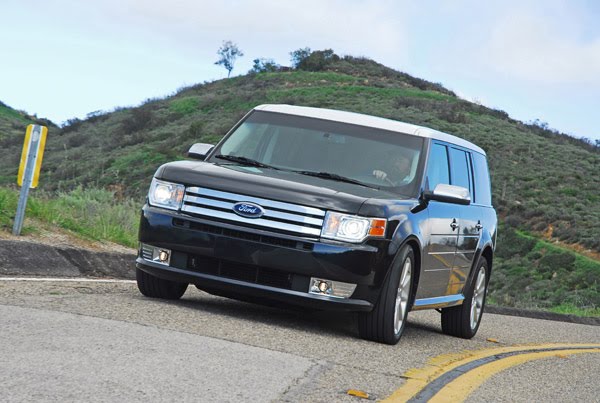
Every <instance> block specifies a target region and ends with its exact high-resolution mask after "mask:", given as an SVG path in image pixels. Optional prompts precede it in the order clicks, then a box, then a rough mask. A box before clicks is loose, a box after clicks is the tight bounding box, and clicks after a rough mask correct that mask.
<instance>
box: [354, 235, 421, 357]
mask: <svg viewBox="0 0 600 403" xmlns="http://www.w3.org/2000/svg"><path fill="white" fill-rule="evenodd" d="M415 270H416V267H415V257H414V252H413V250H412V248H411V247H410V246H408V245H404V246H403V247H402V249H401V250H400V252H399V253H398V255H397V256H396V259H395V260H394V262H393V263H392V268H391V270H390V273H389V275H388V277H387V279H386V280H385V282H384V284H383V286H382V289H381V294H380V295H379V300H378V301H377V303H376V304H375V308H373V310H372V311H371V312H365V313H361V314H360V315H359V317H358V333H359V335H360V337H361V338H363V339H365V340H371V341H376V342H379V343H385V344H392V345H393V344H396V343H398V341H399V340H400V337H401V336H402V332H403V331H404V327H405V325H406V317H407V314H408V311H409V310H410V308H411V305H412V298H413V283H414V281H413V279H414V273H415Z"/></svg>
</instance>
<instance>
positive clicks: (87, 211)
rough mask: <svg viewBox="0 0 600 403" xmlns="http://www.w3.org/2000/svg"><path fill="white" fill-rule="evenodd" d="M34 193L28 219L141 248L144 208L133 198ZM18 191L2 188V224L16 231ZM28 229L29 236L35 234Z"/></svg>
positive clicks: (76, 192)
mask: <svg viewBox="0 0 600 403" xmlns="http://www.w3.org/2000/svg"><path fill="white" fill-rule="evenodd" d="M32 193H33V192H31V193H30V197H29V200H28V202H27V211H26V217H31V218H37V219H39V220H41V221H43V222H46V223H48V224H51V225H55V226H57V227H60V228H63V229H66V230H69V231H72V232H73V233H75V234H77V235H79V236H81V237H83V238H87V239H92V240H99V241H103V240H106V241H111V242H115V243H118V244H121V245H124V246H128V247H135V246H136V245H137V229H138V224H139V223H138V222H139V210H140V207H141V205H140V204H139V203H137V202H134V201H133V200H131V199H125V200H120V201H118V200H115V194H114V193H113V192H109V191H107V190H103V189H82V188H77V189H74V190H72V191H70V192H65V193H59V194H58V195H56V196H55V197H49V196H48V195H44V194H41V195H35V194H32ZM17 200H18V191H16V190H12V189H4V188H0V225H1V227H2V228H3V229H5V230H7V231H11V230H12V225H13V217H14V215H15V211H16V206H17ZM35 231H36V229H35V227H33V228H32V227H26V228H25V233H27V232H35Z"/></svg>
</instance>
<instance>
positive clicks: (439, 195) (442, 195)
mask: <svg viewBox="0 0 600 403" xmlns="http://www.w3.org/2000/svg"><path fill="white" fill-rule="evenodd" d="M423 198H424V199H425V200H436V201H440V202H445V203H455V204H464V205H469V204H471V194H470V193H469V189H467V188H464V187H462V186H454V185H446V184H443V183H438V184H437V185H436V187H435V189H433V191H431V190H426V191H424V192H423Z"/></svg>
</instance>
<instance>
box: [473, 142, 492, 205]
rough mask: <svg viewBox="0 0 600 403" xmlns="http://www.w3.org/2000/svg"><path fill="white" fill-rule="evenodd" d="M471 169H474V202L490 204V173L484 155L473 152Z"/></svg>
mask: <svg viewBox="0 0 600 403" xmlns="http://www.w3.org/2000/svg"><path fill="white" fill-rule="evenodd" d="M472 155H473V169H474V170H475V203H477V204H484V205H486V206H491V205H492V192H491V189H490V173H489V170H488V165H487V161H486V159H485V156H484V155H482V154H479V153H475V152H474V153H473V154H472Z"/></svg>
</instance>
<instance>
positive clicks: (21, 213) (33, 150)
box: [13, 125, 42, 235]
mask: <svg viewBox="0 0 600 403" xmlns="http://www.w3.org/2000/svg"><path fill="white" fill-rule="evenodd" d="M41 134H42V127H41V126H39V125H35V126H33V130H32V131H31V142H30V143H29V150H28V153H27V165H26V166H25V173H24V174H23V184H22V186H21V194H20V196H19V204H18V205H17V214H16V215H15V223H14V225H13V235H21V229H22V228H23V220H24V219H25V207H26V206H27V197H28V196H29V187H30V186H31V182H32V180H33V171H34V167H35V160H36V156H37V152H38V144H39V142H40V137H41Z"/></svg>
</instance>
